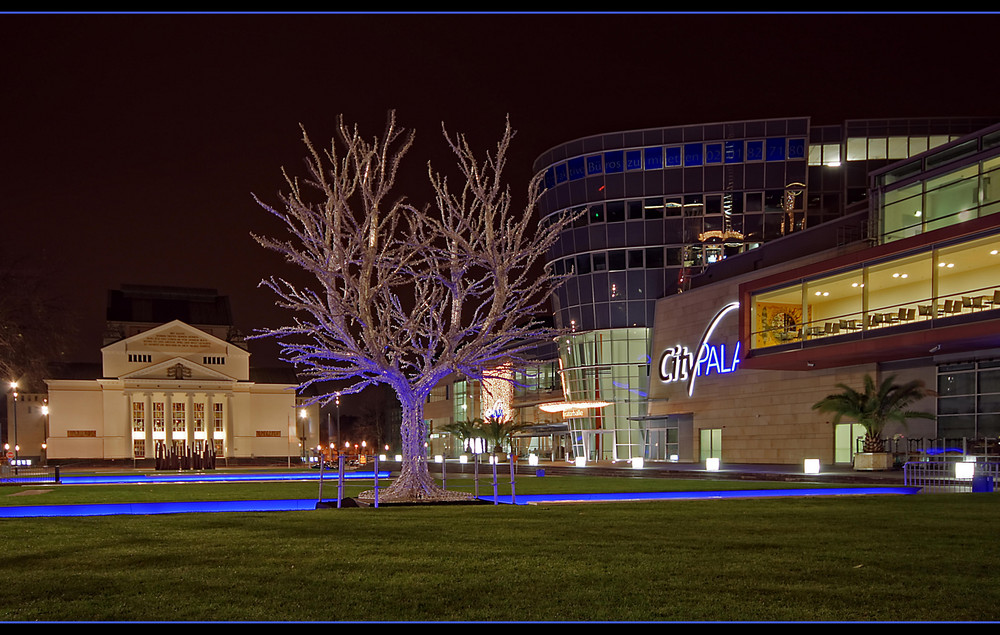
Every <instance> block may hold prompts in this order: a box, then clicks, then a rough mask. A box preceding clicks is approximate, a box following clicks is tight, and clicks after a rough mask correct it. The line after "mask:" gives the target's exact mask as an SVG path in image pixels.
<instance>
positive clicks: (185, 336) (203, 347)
mask: <svg viewBox="0 0 1000 635" xmlns="http://www.w3.org/2000/svg"><path fill="white" fill-rule="evenodd" d="M102 350H103V351H106V352H112V351H143V352H151V353H175V354H177V355H192V354H199V353H215V352H225V353H226V354H227V355H229V356H230V357H241V356H247V357H249V355H250V353H248V352H247V351H245V350H243V349H242V348H240V347H238V346H235V345H233V344H231V343H229V342H226V341H225V340H222V339H219V338H217V337H215V336H214V335H210V334H208V333H206V332H204V331H202V330H200V329H197V328H195V327H193V326H191V325H190V324H186V323H184V322H181V321H180V320H174V321H172V322H167V323H166V324H161V325H160V326H157V327H154V328H151V329H149V330H148V331H143V332H142V333H137V334H135V335H133V336H131V337H127V338H125V339H123V340H119V341H117V342H114V343H113V344H109V345H108V346H105V347H104V348H103V349H102Z"/></svg>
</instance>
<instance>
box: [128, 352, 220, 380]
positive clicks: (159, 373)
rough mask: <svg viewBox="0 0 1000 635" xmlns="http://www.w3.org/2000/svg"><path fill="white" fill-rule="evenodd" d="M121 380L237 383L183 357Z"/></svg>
mask: <svg viewBox="0 0 1000 635" xmlns="http://www.w3.org/2000/svg"><path fill="white" fill-rule="evenodd" d="M119 379H155V380H157V381H198V380H201V381H205V380H211V381H236V378H235V377H231V376H229V375H226V374H224V373H220V372H219V371H217V370H215V369H213V368H208V367H207V366H202V365H201V364H198V363H195V362H192V361H191V360H189V359H184V358H183V357H174V358H171V359H168V360H166V361H163V362H160V363H159V364H153V365H152V366H147V367H145V368H140V369H139V370H137V371H135V372H131V373H129V374H127V375H122V376H121V377H120V378H119Z"/></svg>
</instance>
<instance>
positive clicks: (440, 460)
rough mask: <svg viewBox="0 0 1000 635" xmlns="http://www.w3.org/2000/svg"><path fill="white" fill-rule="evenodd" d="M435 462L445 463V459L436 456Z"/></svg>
mask: <svg viewBox="0 0 1000 635" xmlns="http://www.w3.org/2000/svg"><path fill="white" fill-rule="evenodd" d="M434 462H435V463H444V457H443V456H441V455H440V454H435V455H434Z"/></svg>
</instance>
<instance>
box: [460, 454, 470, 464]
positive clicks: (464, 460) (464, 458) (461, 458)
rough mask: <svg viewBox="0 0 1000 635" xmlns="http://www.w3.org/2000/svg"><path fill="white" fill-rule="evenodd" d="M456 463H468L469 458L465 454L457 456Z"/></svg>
mask: <svg viewBox="0 0 1000 635" xmlns="http://www.w3.org/2000/svg"><path fill="white" fill-rule="evenodd" d="M458 462H459V463H468V462H469V457H468V455H466V454H463V455H461V456H459V457H458Z"/></svg>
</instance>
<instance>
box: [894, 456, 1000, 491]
mask: <svg viewBox="0 0 1000 635" xmlns="http://www.w3.org/2000/svg"><path fill="white" fill-rule="evenodd" d="M903 484H904V485H906V486H908V487H920V488H921V491H923V492H931V493H933V492H992V491H994V486H995V485H1000V463H994V462H985V461H976V462H972V461H909V462H907V463H906V464H904V465H903Z"/></svg>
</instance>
